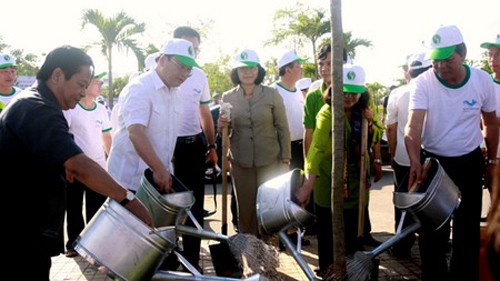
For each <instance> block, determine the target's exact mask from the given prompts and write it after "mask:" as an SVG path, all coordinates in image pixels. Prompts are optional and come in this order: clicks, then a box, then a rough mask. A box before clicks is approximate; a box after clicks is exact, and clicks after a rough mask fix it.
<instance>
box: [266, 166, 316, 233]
mask: <svg viewBox="0 0 500 281" xmlns="http://www.w3.org/2000/svg"><path fill="white" fill-rule="evenodd" d="M301 172H302V171H301V170H300V169H295V170H292V171H290V172H288V173H285V174H283V175H281V176H278V177H276V178H273V179H271V180H269V181H267V182H265V183H263V184H262V185H260V186H259V189H258V191H257V220H258V223H259V226H260V227H261V229H262V230H264V231H265V232H267V233H270V234H272V233H276V232H278V231H279V230H281V229H282V228H283V227H285V226H287V225H288V224H289V223H295V224H296V225H298V226H306V225H309V224H311V223H312V222H314V219H315V216H314V215H313V214H311V213H309V212H308V211H306V210H305V209H303V208H302V207H301V206H299V205H298V204H297V203H295V202H294V201H293V200H295V196H294V194H295V191H296V190H297V189H298V188H300V187H301V186H302V183H303V181H304V177H303V175H302V173H301Z"/></svg>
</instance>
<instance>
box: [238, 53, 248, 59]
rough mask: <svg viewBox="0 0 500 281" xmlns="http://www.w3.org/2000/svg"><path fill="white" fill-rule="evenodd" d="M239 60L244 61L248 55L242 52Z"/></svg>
mask: <svg viewBox="0 0 500 281" xmlns="http://www.w3.org/2000/svg"><path fill="white" fill-rule="evenodd" d="M240 58H241V59H242V60H246V59H247V58H248V54H247V52H243V53H241V55H240Z"/></svg>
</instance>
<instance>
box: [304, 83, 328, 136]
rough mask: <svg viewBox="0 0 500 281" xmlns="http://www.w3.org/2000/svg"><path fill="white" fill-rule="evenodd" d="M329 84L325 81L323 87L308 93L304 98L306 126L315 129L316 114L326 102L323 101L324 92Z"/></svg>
mask: <svg viewBox="0 0 500 281" xmlns="http://www.w3.org/2000/svg"><path fill="white" fill-rule="evenodd" d="M326 88H327V86H326V84H325V83H324V82H323V83H322V84H321V87H319V88H318V89H316V90H314V91H312V92H310V93H308V94H307V96H306V98H305V100H304V128H305V129H314V128H315V126H316V115H317V114H318V112H319V110H320V109H321V107H322V106H323V105H324V104H325V102H324V101H323V92H324V91H325V90H326Z"/></svg>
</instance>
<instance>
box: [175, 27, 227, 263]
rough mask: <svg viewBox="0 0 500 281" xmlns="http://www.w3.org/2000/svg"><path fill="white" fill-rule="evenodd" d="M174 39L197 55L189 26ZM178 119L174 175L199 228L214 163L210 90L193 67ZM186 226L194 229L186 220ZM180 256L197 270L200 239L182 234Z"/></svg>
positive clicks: (178, 30) (197, 37)
mask: <svg viewBox="0 0 500 281" xmlns="http://www.w3.org/2000/svg"><path fill="white" fill-rule="evenodd" d="M174 38H181V39H185V40H188V41H189V42H191V43H192V44H193V50H194V56H195V57H196V56H197V55H198V53H199V45H200V41H201V37H200V34H199V33H198V32H197V31H196V30H195V29H193V28H191V27H189V26H180V27H177V28H176V29H175V30H174ZM180 88H181V93H182V99H181V101H180V104H179V106H180V107H182V112H183V115H182V118H181V120H180V127H179V132H178V137H177V142H176V147H175V151H174V161H173V164H174V175H175V176H176V177H177V178H178V179H179V180H180V181H181V182H182V183H183V184H184V185H185V186H186V187H187V188H188V189H189V190H191V191H193V195H194V198H195V203H194V205H193V206H192V207H191V212H192V213H193V215H194V217H195V219H196V220H197V222H199V223H200V224H201V225H203V217H204V208H203V207H204V202H205V171H206V169H207V164H208V163H211V164H212V165H215V164H216V163H217V160H218V159H217V150H216V148H217V147H216V145H215V128H214V123H213V119H212V114H211V112H210V107H209V103H210V89H209V87H208V80H207V75H206V74H205V72H204V71H203V70H202V69H200V68H197V67H195V68H193V71H192V73H191V76H189V78H187V79H186V81H184V83H182V84H181V86H180ZM186 225H188V226H192V227H196V225H195V223H194V222H193V221H192V220H191V218H188V219H187V221H186ZM182 242H183V243H182V244H183V247H184V249H183V252H182V254H183V256H184V257H185V258H186V259H187V260H188V261H189V262H190V263H191V264H192V265H194V266H195V267H197V268H198V269H200V267H199V261H200V247H201V239H200V238H198V237H194V236H190V235H185V236H183V240H182Z"/></svg>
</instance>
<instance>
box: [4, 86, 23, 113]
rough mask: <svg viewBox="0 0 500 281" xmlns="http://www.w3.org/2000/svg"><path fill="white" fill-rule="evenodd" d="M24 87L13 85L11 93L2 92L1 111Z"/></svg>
mask: <svg viewBox="0 0 500 281" xmlns="http://www.w3.org/2000/svg"><path fill="white" fill-rule="evenodd" d="M21 91H22V89H20V88H18V87H12V92H10V93H7V94H5V93H0V112H1V111H2V110H3V109H4V108H5V107H6V106H7V105H8V104H9V102H10V101H11V100H12V99H13V98H14V97H15V96H17V95H18V94H19V93H20V92H21Z"/></svg>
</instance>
